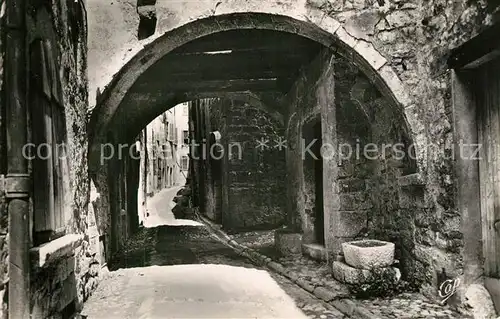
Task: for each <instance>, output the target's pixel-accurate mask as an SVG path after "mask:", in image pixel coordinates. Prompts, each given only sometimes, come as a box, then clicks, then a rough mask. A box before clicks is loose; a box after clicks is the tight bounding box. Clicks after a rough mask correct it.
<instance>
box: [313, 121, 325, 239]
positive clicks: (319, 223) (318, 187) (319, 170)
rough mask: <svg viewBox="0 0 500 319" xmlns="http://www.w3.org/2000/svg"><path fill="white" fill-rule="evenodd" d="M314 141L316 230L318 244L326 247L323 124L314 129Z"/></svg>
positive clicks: (318, 124) (317, 124)
mask: <svg viewBox="0 0 500 319" xmlns="http://www.w3.org/2000/svg"><path fill="white" fill-rule="evenodd" d="M313 133H314V139H316V143H314V145H313V153H314V154H315V155H316V157H317V159H315V160H314V164H313V165H314V190H315V191H314V194H315V205H314V207H315V219H314V228H315V234H316V243H318V244H321V245H325V228H324V225H325V214H324V211H323V158H322V157H321V145H322V140H321V122H320V121H317V122H316V123H315V124H314V127H313Z"/></svg>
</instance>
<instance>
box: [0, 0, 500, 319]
mask: <svg viewBox="0 0 500 319" xmlns="http://www.w3.org/2000/svg"><path fill="white" fill-rule="evenodd" d="M0 3H1V4H2V10H1V26H0V32H1V35H2V36H1V40H0V42H1V45H0V50H1V51H0V52H1V61H0V66H1V71H2V72H1V73H0V75H1V82H2V88H1V97H0V108H1V109H2V113H1V114H2V116H1V117H0V159H1V160H0V170H1V172H0V174H1V175H2V185H3V187H2V189H1V194H2V200H1V203H2V204H1V206H0V209H1V210H0V250H1V251H0V258H1V263H0V280H1V281H0V297H2V301H3V307H2V315H0V317H1V316H3V317H7V314H8V317H9V318H29V316H30V315H31V316H32V317H33V318H69V317H70V316H71V315H72V314H73V313H74V312H75V311H76V310H78V308H79V307H81V305H82V303H83V302H84V301H85V300H86V298H88V296H89V294H91V293H92V290H93V289H94V288H95V287H96V285H97V283H98V280H99V276H100V273H101V272H102V269H103V267H104V266H105V265H106V263H107V262H109V261H110V258H111V256H112V255H113V253H114V252H116V251H117V250H119V249H120V248H121V247H122V245H123V244H124V242H125V241H126V240H127V238H129V237H130V236H131V235H132V234H133V233H134V232H135V231H136V230H137V229H138V227H139V220H138V218H137V217H138V207H139V205H140V203H139V202H138V197H137V195H138V193H139V186H140V184H141V183H140V175H141V174H140V160H139V156H138V155H139V154H137V153H136V151H135V150H134V147H132V146H134V145H135V143H136V140H137V137H138V136H139V135H140V133H141V132H142V131H143V130H144V128H145V127H146V126H147V124H148V123H150V122H151V121H152V120H154V119H155V118H157V117H158V116H160V115H161V114H163V113H164V112H165V111H166V110H167V109H170V108H172V107H174V106H175V105H178V104H179V103H185V102H189V103H190V110H191V116H190V120H191V121H190V126H189V129H188V128H185V129H183V130H182V132H183V133H182V141H184V137H185V133H184V131H188V130H189V131H190V132H189V135H190V138H191V139H192V140H203V139H205V142H206V144H208V145H211V144H214V143H216V142H220V144H221V145H223V146H225V149H226V150H229V146H230V145H231V144H238V145H244V148H243V151H242V156H241V157H240V158H233V157H232V156H231V157H229V156H227V155H228V154H230V153H229V152H227V153H226V154H225V156H222V157H221V159H220V160H213V159H212V158H211V159H207V160H205V159H202V160H198V159H196V158H194V157H193V162H192V163H193V165H192V166H191V168H190V169H191V173H192V180H191V182H192V185H193V188H196V189H195V190H194V195H195V197H197V198H196V204H197V205H198V206H199V207H200V210H202V211H203V212H204V213H205V214H206V215H207V216H209V217H210V218H213V219H214V220H216V221H218V222H220V223H222V224H223V225H224V226H225V227H226V228H227V229H230V230H233V231H243V230H246V229H255V228H271V227H277V226H280V225H285V226H286V227H285V228H283V229H279V230H278V231H277V232H276V243H275V244H276V246H277V247H278V248H279V249H280V250H281V251H282V252H283V253H288V254H296V253H303V252H304V253H307V254H310V255H311V256H313V257H315V258H327V259H328V260H331V259H334V258H335V257H336V256H337V255H338V253H339V252H340V244H341V243H342V242H345V241H348V240H351V239H354V238H360V237H362V238H366V237H369V238H375V239H383V240H388V241H391V242H393V243H395V244H396V250H397V258H398V259H399V260H400V264H401V266H400V267H401V270H402V274H403V277H404V278H405V279H406V280H408V281H411V282H412V283H413V284H414V285H416V286H418V287H419V289H421V291H422V292H424V293H426V294H427V295H429V296H431V297H433V298H437V292H436V289H437V277H438V275H439V273H440V272H442V270H443V269H444V270H445V271H446V273H447V274H448V275H449V276H451V277H453V278H460V279H461V285H460V287H459V288H460V291H459V293H458V294H457V299H460V297H462V296H463V295H464V292H466V291H467V290H468V289H469V287H471V286H472V285H476V287H477V285H479V286H480V287H486V289H487V290H488V292H489V293H490V294H491V297H492V299H493V300H494V301H495V304H496V307H497V309H500V293H499V291H500V273H499V269H500V267H499V263H500V261H499V258H498V256H499V255H498V253H497V249H496V248H497V246H498V245H499V242H498V238H497V237H498V236H497V235H496V231H497V228H498V227H497V226H498V225H497V224H498V223H497V221H498V216H496V214H497V212H496V211H497V206H498V205H497V204H496V203H497V202H498V191H497V189H498V180H497V178H496V175H497V171H498V169H497V167H496V165H497V162H496V160H495V159H496V158H497V157H498V154H497V152H498V147H497V146H498V135H499V134H500V133H499V132H498V125H497V124H498V114H497V112H496V111H497V109H498V107H497V106H498V100H499V95H498V94H499V93H498V92H499V90H498V83H499V74H500V72H498V70H499V68H500V66H499V60H498V54H497V53H498V50H499V42H498V40H497V38H498V34H499V33H500V31H499V23H500V21H499V19H500V18H499V5H498V3H497V2H495V1H491V0H481V1H468V2H462V1H452V2H450V1H444V0H409V1H397V0H394V1H388V0H380V1H358V0H352V1H351V0H349V1H335V0H321V1H320V0H287V1H267V2H262V1H255V0H245V1H240V0H227V1H203V2H200V1H150V2H149V1H148V2H147V3H146V1H144V2H143V1H132V0H115V1H112V2H108V1H102V0H87V1H74V0H67V1H64V0H53V1H49V2H43V1H41V2H40V1H26V0H10V1H1V2H0ZM87 23H88V24H87ZM87 29H88V36H87ZM87 45H88V47H87ZM180 135H181V134H179V136H178V139H181V136H180ZM280 137H282V138H283V140H286V144H285V146H286V147H285V148H284V149H283V150H279V149H278V148H264V147H262V148H258V146H259V145H261V144H258V143H257V140H258V141H261V142H262V141H266V140H270V141H271V143H270V144H269V145H271V146H276V142H278V141H279V140H280ZM314 140H315V141H320V142H321V145H323V144H328V145H330V147H332V148H333V150H335V149H337V148H338V147H339V146H342V148H343V149H342V151H346V149H351V150H354V151H356V150H357V149H364V150H366V146H367V145H377V146H378V149H377V150H373V149H371V151H370V152H369V154H367V153H364V154H363V156H352V154H351V155H350V156H347V155H346V154H345V153H344V152H340V153H339V152H335V153H329V154H330V156H325V155H324V154H320V155H322V156H321V159H320V160H317V159H316V158H317V157H318V156H317V155H318V153H321V152H322V151H321V149H318V148H317V146H318V145H319V142H318V144H315V143H313V145H311V143H310V142H312V141H314ZM153 141H154V140H153ZM303 143H304V144H303ZM478 144H481V146H482V147H481V148H480V149H479V155H480V156H481V158H482V160H479V161H478V160H476V159H475V155H477V154H476V152H475V150H476V149H477V145H478ZM60 145H64V147H61V146H60ZM308 145H311V147H310V148H308V147H307V146H308ZM315 145H316V146H315ZM388 145H391V146H394V145H398V148H394V147H387V146H388ZM346 146H350V147H346ZM305 149H307V150H308V151H307V152H306V153H305ZM323 151H324V150H323ZM49 152H50V153H52V156H49V155H48V153H49ZM120 152H121V153H120ZM199 152H203V148H201V147H200V148H195V149H194V150H193V151H192V152H191V156H193V155H195V156H198V155H200V154H199ZM401 153H403V154H404V155H405V156H403V157H401V156H398V155H400V154H401ZM54 154H55V155H57V156H54ZM117 154H122V155H123V154H125V156H117ZM232 154H238V151H237V150H236V152H235V153H232ZM304 154H306V156H304ZM332 154H334V155H332ZM367 155H368V156H367ZM381 155H383V156H381ZM185 159H186V158H185V157H184V160H183V159H182V158H181V161H182V162H184V161H185ZM181 165H184V164H181ZM186 166H187V160H186V165H184V168H186ZM162 176H165V175H162ZM161 183H165V178H164V177H162V181H161ZM161 183H160V184H161ZM483 290H484V289H483ZM462 301H463V300H462Z"/></svg>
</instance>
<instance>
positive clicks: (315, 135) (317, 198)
mask: <svg viewBox="0 0 500 319" xmlns="http://www.w3.org/2000/svg"><path fill="white" fill-rule="evenodd" d="M302 135H303V138H304V143H305V144H304V145H305V147H308V150H309V151H306V152H305V154H304V182H305V190H306V197H307V199H306V207H307V208H306V210H307V212H308V214H309V218H310V219H311V221H312V222H313V223H312V224H313V227H314V229H313V230H312V233H313V235H312V238H311V239H309V240H308V241H312V243H314V244H317V245H320V246H324V245H325V230H324V227H325V226H324V225H325V216H324V208H323V159H322V157H321V145H322V137H321V136H322V132H321V119H320V117H319V116H318V117H316V118H314V119H313V120H311V121H310V122H308V123H306V124H304V126H303V133H302Z"/></svg>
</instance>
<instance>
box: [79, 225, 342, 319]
mask: <svg viewBox="0 0 500 319" xmlns="http://www.w3.org/2000/svg"><path fill="white" fill-rule="evenodd" d="M115 260H116V262H115V263H114V264H111V265H109V267H110V270H111V272H110V273H109V275H108V277H107V278H106V279H105V280H104V281H103V282H102V283H101V284H100V286H99V288H98V289H97V291H96V293H95V294H94V295H93V296H92V297H91V298H90V299H89V301H88V302H87V303H86V305H85V308H84V311H83V314H84V315H87V316H88V318H100V316H104V317H106V318H115V317H113V314H115V316H116V318H118V316H119V315H121V314H122V313H123V311H124V309H127V307H129V306H131V305H134V304H135V305H139V307H138V308H139V309H141V308H142V309H143V310H142V311H143V312H144V313H143V314H141V315H142V317H141V318H172V317H171V316H172V315H171V313H170V311H169V308H168V307H167V306H165V307H164V310H165V313H164V314H162V315H160V316H158V317H155V316H154V313H155V312H154V311H149V312H148V311H146V310H144V308H148V306H144V304H143V303H145V302H146V301H144V300H148V299H147V298H150V297H151V295H152V291H151V290H153V287H149V289H144V288H142V289H137V290H136V291H133V289H134V288H132V287H129V285H130V283H129V282H130V280H133V278H134V277H137V276H144V277H146V276H148V272H149V271H150V269H157V268H159V270H158V271H157V276H158V274H159V276H161V272H162V271H163V272H164V273H165V276H167V275H166V273H167V269H169V268H174V267H168V266H174V265H176V266H179V265H202V264H204V266H198V268H196V269H199V272H205V271H207V270H206V268H203V267H207V266H209V265H210V266H209V267H211V265H227V266H234V267H242V268H246V269H252V270H260V271H263V270H262V269H260V268H259V267H256V266H254V265H253V264H252V263H251V262H250V261H249V260H248V259H246V258H245V257H241V256H239V255H238V254H237V253H236V252H235V251H234V250H233V249H231V248H229V247H227V246H225V245H224V244H222V243H221V242H220V241H218V240H217V239H215V238H213V237H212V236H211V234H210V233H209V232H208V231H207V230H206V229H205V228H204V227H202V226H201V227H195V226H159V227H157V228H150V229H147V228H145V229H143V230H142V231H141V232H140V233H139V234H137V236H135V237H134V238H133V240H131V241H130V242H129V243H128V245H127V247H126V249H125V250H124V251H123V252H122V254H120V255H119V256H116V258H115ZM150 266H152V267H150ZM155 266H160V267H155ZM190 267H192V266H190ZM130 268H132V269H130ZM162 269H163V270H162ZM238 269H240V268H238ZM242 274H245V272H242ZM269 275H270V276H271V277H272V279H274V281H275V282H276V283H277V284H278V285H279V287H281V289H282V290H283V291H284V292H286V294H288V295H289V296H290V297H291V298H292V299H293V301H294V302H295V305H296V306H297V307H299V308H300V309H301V310H302V311H303V312H304V313H305V314H306V315H307V316H308V317H309V318H321V319H327V318H345V316H344V315H343V314H342V313H340V312H339V311H337V310H336V309H335V308H333V307H332V306H330V305H327V304H325V303H323V302H322V301H320V300H318V299H317V298H315V297H314V296H313V295H311V294H310V293H308V292H306V291H305V290H303V289H301V288H300V287H298V286H297V285H295V284H293V283H292V282H290V281H289V280H288V279H286V278H284V277H282V276H280V275H277V274H273V273H269ZM228 276H231V274H229V273H228ZM144 280H147V279H144ZM160 283H161V280H158V279H154V285H155V287H154V289H155V291H157V290H158V289H162V287H158V285H159V284H160ZM193 284H194V283H193ZM259 284H260V281H259ZM264 284H265V283H264ZM163 285H165V287H163V289H167V290H168V289H169V287H168V286H169V282H168V279H165V280H163ZM226 285H227V283H226ZM234 285H238V283H236V282H234ZM120 287H122V288H123V289H120ZM176 287H177V288H178V289H182V286H180V285H179V286H176ZM200 287H201V288H202V289H206V291H205V292H204V293H205V294H208V295H210V291H212V290H213V291H214V293H215V294H217V289H215V288H216V287H207V286H205V287H203V285H200ZM234 288H239V289H244V290H245V289H246V287H234ZM171 289H173V288H171ZM226 289H230V288H226ZM131 290H132V291H131ZM165 293H166V294H168V293H169V292H168V291H167V292H165ZM164 297H166V298H168V296H164ZM234 298H239V299H241V298H243V299H245V298H246V299H249V301H250V299H252V296H251V295H249V296H234ZM253 298H255V297H253ZM155 300H156V299H155ZM146 304H147V302H146ZM197 306H199V305H197ZM149 307H150V308H153V306H152V305H150V306H149ZM255 307H260V306H259V305H255ZM286 307H288V308H290V305H285V308H286ZM174 308H175V307H174ZM235 308H236V307H235ZM255 309H257V308H255ZM183 311H184V310H183ZM200 311H201V310H200ZM235 311H236V310H235ZM169 313H170V314H169ZM283 314H284V312H281V315H278V316H277V317H282V316H283ZM129 315H131V316H132V317H133V315H132V314H129ZM207 315H208V314H206V313H197V314H194V313H191V312H190V313H189V314H188V313H187V312H186V313H185V314H184V316H182V317H193V316H197V317H206V316H207ZM289 315H290V313H289ZM226 316H227V318H229V317H231V318H235V317H234V316H235V314H226ZM264 316H265V317H268V316H269V315H267V316H266V315H264ZM104 317H103V318H104ZM132 317H131V318H132ZM175 317H180V316H175ZM237 317H241V318H246V317H248V315H246V314H244V313H242V314H239V313H238V315H237ZM253 317H256V315H254V316H253ZM261 317H262V315H261ZM219 318H221V316H219Z"/></svg>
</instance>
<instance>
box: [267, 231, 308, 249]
mask: <svg viewBox="0 0 500 319" xmlns="http://www.w3.org/2000/svg"><path fill="white" fill-rule="evenodd" d="M274 244H275V246H276V249H277V250H278V251H279V252H280V253H281V254H283V255H299V254H301V253H302V234H300V233H295V232H291V231H289V230H286V229H278V230H276V231H275V232H274Z"/></svg>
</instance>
